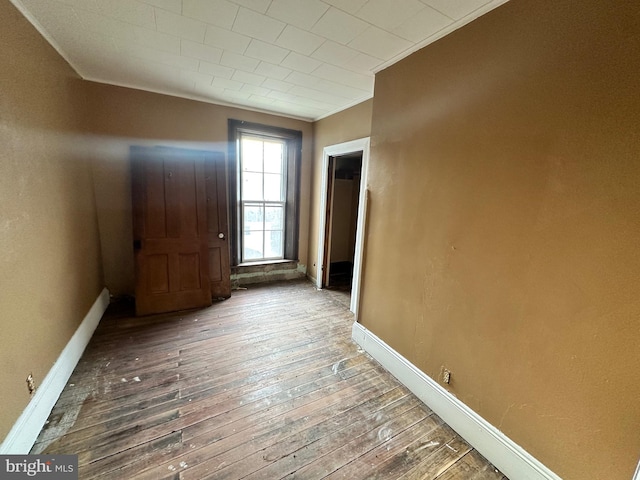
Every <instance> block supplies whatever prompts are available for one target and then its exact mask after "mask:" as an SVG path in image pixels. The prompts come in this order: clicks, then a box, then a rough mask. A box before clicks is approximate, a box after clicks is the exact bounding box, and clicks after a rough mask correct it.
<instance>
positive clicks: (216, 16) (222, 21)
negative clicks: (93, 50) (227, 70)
mask: <svg viewBox="0 0 640 480" xmlns="http://www.w3.org/2000/svg"><path fill="white" fill-rule="evenodd" d="M109 1H111V0H109ZM237 13H238V6H237V5H235V4H233V3H231V2H228V1H227V0H182V14H183V15H184V16H186V17H191V18H194V19H196V20H201V21H203V22H207V23H210V24H211V25H216V26H218V27H223V28H226V29H230V28H231V26H232V25H233V21H234V19H235V18H236V14H237Z"/></svg>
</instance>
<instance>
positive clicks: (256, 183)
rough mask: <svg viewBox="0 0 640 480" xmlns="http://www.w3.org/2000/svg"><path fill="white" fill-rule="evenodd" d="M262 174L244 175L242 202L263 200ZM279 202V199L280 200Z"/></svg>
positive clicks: (244, 173)
mask: <svg viewBox="0 0 640 480" xmlns="http://www.w3.org/2000/svg"><path fill="white" fill-rule="evenodd" d="M262 199H263V196H262V174H261V173H248V172H243V173H242V200H245V201H246V200H262ZM278 200H279V199H278Z"/></svg>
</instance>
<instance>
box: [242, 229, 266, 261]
mask: <svg viewBox="0 0 640 480" xmlns="http://www.w3.org/2000/svg"><path fill="white" fill-rule="evenodd" d="M263 235H264V232H262V231H259V232H244V238H243V242H242V259H243V260H256V259H260V258H264V251H263V248H264V236H263Z"/></svg>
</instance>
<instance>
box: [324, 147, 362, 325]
mask: <svg viewBox="0 0 640 480" xmlns="http://www.w3.org/2000/svg"><path fill="white" fill-rule="evenodd" d="M368 161H369V138H362V139H359V140H353V141H351V142H346V143H341V144H338V145H332V146H330V147H326V148H325V149H324V152H323V164H322V186H321V188H322V190H321V195H322V198H321V209H320V217H321V218H320V225H319V228H318V232H319V233H318V237H319V238H318V262H317V264H316V265H317V267H318V271H317V277H316V286H317V287H318V288H338V289H341V290H346V291H349V290H350V291H351V299H350V310H351V311H352V312H353V313H355V314H356V318H357V314H358V302H359V298H360V277H361V269H362V253H363V245H364V230H365V223H366V222H365V218H366V203H367V195H366V193H367V192H366V174H367V165H368Z"/></svg>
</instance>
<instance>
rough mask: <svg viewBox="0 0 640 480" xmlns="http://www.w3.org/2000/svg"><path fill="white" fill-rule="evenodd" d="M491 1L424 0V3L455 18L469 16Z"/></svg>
mask: <svg viewBox="0 0 640 480" xmlns="http://www.w3.org/2000/svg"><path fill="white" fill-rule="evenodd" d="M489 2H490V0H422V3H426V4H427V5H429V6H430V7H433V8H435V9H436V10H438V11H439V12H442V13H444V14H445V15H446V16H448V17H451V18H453V19H455V20H459V19H461V18H462V17H465V16H467V15H468V14H470V13H471V12H473V11H474V10H477V9H478V8H480V7H482V6H483V5H486V4H487V3H489Z"/></svg>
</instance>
